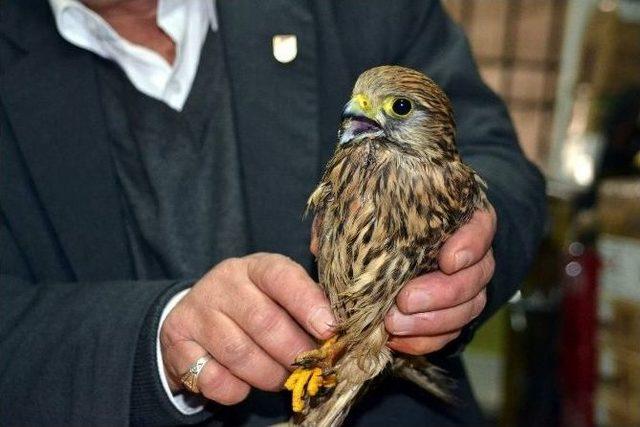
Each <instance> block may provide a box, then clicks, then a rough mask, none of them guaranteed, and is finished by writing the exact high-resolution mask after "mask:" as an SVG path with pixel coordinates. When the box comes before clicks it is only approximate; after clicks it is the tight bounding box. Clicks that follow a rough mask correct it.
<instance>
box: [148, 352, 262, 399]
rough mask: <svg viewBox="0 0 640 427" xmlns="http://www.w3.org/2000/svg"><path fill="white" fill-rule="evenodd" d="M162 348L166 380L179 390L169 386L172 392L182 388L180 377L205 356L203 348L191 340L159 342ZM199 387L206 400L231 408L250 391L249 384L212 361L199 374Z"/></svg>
mask: <svg viewBox="0 0 640 427" xmlns="http://www.w3.org/2000/svg"><path fill="white" fill-rule="evenodd" d="M161 347H162V353H163V361H164V365H165V368H166V369H165V372H166V374H167V377H168V378H167V379H170V380H172V382H174V383H176V384H179V385H180V386H179V387H178V388H174V387H172V390H173V391H177V390H179V389H180V388H182V384H181V381H180V377H181V376H182V375H183V374H184V373H185V372H187V370H189V368H190V367H191V364H193V363H195V361H196V360H197V359H198V358H199V357H201V356H203V355H206V354H208V353H207V351H206V350H205V349H204V348H203V347H202V346H200V345H199V344H198V343H196V342H195V341H191V340H181V341H179V342H176V343H167V342H166V341H165V342H162V340H161ZM198 388H199V389H200V392H201V393H202V394H203V395H204V396H205V397H206V398H207V399H210V400H214V401H216V402H218V403H221V404H223V405H234V404H236V403H239V402H241V401H243V400H244V399H245V398H246V397H247V395H248V394H249V391H250V390H251V387H250V386H249V384H247V383H246V382H244V381H242V380H241V379H239V378H238V377H236V376H235V375H233V374H232V373H231V372H229V370H228V369H226V368H225V367H224V366H222V365H220V363H218V362H217V361H216V360H215V359H211V360H209V361H208V362H207V363H206V364H205V365H204V367H203V368H202V370H201V371H200V374H199V375H198Z"/></svg>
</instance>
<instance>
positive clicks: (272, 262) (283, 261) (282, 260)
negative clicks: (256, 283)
mask: <svg viewBox="0 0 640 427" xmlns="http://www.w3.org/2000/svg"><path fill="white" fill-rule="evenodd" d="M291 264H292V261H291V260H290V259H289V258H287V257H285V256H283V255H275V254H274V255H271V256H270V257H268V259H266V260H265V263H264V265H263V270H262V274H263V276H262V277H263V278H264V280H265V281H267V282H269V283H273V284H283V283H286V281H287V278H288V276H289V275H290V274H291V268H292V266H291Z"/></svg>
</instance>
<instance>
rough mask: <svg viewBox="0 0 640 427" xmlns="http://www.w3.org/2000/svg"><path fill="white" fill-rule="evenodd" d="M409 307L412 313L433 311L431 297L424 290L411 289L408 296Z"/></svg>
mask: <svg viewBox="0 0 640 427" xmlns="http://www.w3.org/2000/svg"><path fill="white" fill-rule="evenodd" d="M407 305H408V306H409V307H408V309H409V311H410V312H411V313H418V312H421V311H429V310H431V307H430V305H431V295H430V294H429V293H428V292H426V291H424V290H423V289H411V291H409V295H407Z"/></svg>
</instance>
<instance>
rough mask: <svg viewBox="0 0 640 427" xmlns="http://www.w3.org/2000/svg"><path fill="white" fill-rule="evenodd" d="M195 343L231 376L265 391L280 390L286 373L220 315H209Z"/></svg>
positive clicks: (218, 313) (240, 330) (237, 327)
mask: <svg viewBox="0 0 640 427" xmlns="http://www.w3.org/2000/svg"><path fill="white" fill-rule="evenodd" d="M196 341H197V342H198V343H200V344H201V345H202V346H203V347H204V349H205V350H206V351H207V352H209V354H211V355H212V356H213V357H214V358H215V359H216V360H217V361H218V362H219V363H220V364H221V365H223V366H224V367H225V368H227V369H228V370H229V371H230V372H231V373H232V374H233V375H235V376H236V377H238V378H240V379H241V380H243V381H245V382H247V383H249V384H250V385H252V386H254V387H257V388H259V389H261V390H267V391H278V390H280V389H281V388H282V384H283V383H284V380H285V378H286V376H287V374H288V371H287V370H286V369H285V368H284V367H283V366H282V365H280V364H279V363H278V362H276V361H275V360H273V359H272V358H271V357H270V356H269V355H267V354H266V353H265V352H264V350H262V349H261V348H260V346H258V345H257V344H256V343H255V342H254V341H253V340H252V339H251V338H250V337H249V336H247V334H245V333H244V332H243V331H242V329H240V327H239V326H238V325H237V324H236V323H235V322H234V321H233V320H231V319H230V318H228V317H227V316H225V315H224V314H223V313H221V312H219V311H214V312H212V313H210V315H209V316H208V318H207V321H206V322H204V323H203V324H202V327H201V328H200V330H199V331H198V337H197V339H196Z"/></svg>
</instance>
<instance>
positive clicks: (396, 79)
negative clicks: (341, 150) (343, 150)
mask: <svg viewBox="0 0 640 427" xmlns="http://www.w3.org/2000/svg"><path fill="white" fill-rule="evenodd" d="M454 135H455V124H454V120H453V110H452V109H451V104H450V102H449V99H448V98H447V96H446V95H445V93H444V92H443V91H442V89H441V88H440V87H439V86H438V85H437V84H436V83H435V82H434V81H433V80H431V79H430V78H428V77H427V76H425V75H424V74H422V73H421V72H418V71H415V70H412V69H409V68H405V67H400V66H395V65H385V66H381V67H375V68H371V69H369V70H367V71H365V72H363V73H362V74H361V75H360V77H358V80H357V81H356V84H355V86H354V88H353V93H352V97H351V100H349V102H348V103H347V105H346V106H345V108H344V111H343V114H342V124H341V126H340V132H339V134H338V136H339V144H340V145H343V144H351V143H357V142H358V141H362V140H364V139H365V138H376V137H384V138H386V139H388V140H389V141H391V142H394V143H397V144H400V145H409V146H410V147H411V148H413V149H415V150H420V151H432V150H434V149H444V150H446V151H452V150H453V151H455V148H454V139H455V136H454Z"/></svg>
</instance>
